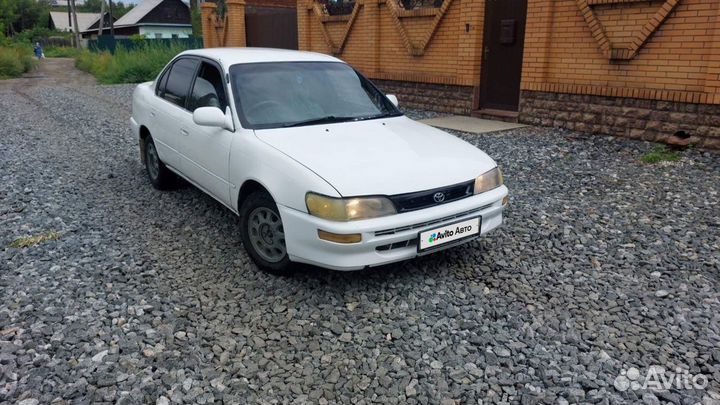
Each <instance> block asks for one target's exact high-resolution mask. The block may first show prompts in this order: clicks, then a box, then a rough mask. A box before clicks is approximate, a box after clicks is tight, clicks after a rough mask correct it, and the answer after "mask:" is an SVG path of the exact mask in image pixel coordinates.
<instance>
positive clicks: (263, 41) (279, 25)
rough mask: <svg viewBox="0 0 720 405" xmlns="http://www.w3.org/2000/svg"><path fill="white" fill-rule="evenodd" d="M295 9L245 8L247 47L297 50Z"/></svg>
mask: <svg viewBox="0 0 720 405" xmlns="http://www.w3.org/2000/svg"><path fill="white" fill-rule="evenodd" d="M297 33H298V27H297V9H295V8H280V7H246V8H245V35H246V39H247V46H257V47H266V48H284V49H298V34H297Z"/></svg>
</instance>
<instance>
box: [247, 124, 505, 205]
mask: <svg viewBox="0 0 720 405" xmlns="http://www.w3.org/2000/svg"><path fill="white" fill-rule="evenodd" d="M255 134H256V136H257V137H258V138H260V140H262V141H263V142H266V143H267V144H269V145H271V146H273V147H274V148H276V149H278V150H280V151H281V152H283V153H284V154H286V155H287V156H289V157H290V158H292V159H295V160H297V161H298V162H299V163H301V164H302V165H304V166H305V167H307V168H308V169H310V170H312V171H313V172H315V173H316V174H317V175H319V176H320V177H322V178H323V179H325V180H326V181H327V182H328V183H330V185H332V186H333V187H334V188H335V189H336V190H337V191H338V192H339V193H340V195H341V196H344V197H349V196H361V195H393V194H402V193H409V192H415V191H422V190H430V189H433V188H438V187H443V186H448V185H452V184H457V183H462V182H465V181H469V180H473V179H474V178H475V177H477V176H478V175H480V174H482V173H485V172H487V171H488V170H491V169H492V168H493V167H495V162H494V161H493V160H492V159H491V158H490V157H488V156H487V155H486V154H485V153H484V152H483V151H481V150H480V149H478V148H476V147H474V146H472V145H470V144H469V143H467V142H465V141H463V140H461V139H460V138H457V137H455V136H453V135H450V134H448V133H446V132H443V131H440V130H438V129H435V128H433V127H430V126H428V125H425V124H421V123H419V122H415V121H413V120H411V119H409V118H407V117H404V116H403V117H395V118H387V119H376V120H368V121H358V122H346V123H335V124H323V125H310V126H302V127H293V128H277V129H263V130H256V131H255Z"/></svg>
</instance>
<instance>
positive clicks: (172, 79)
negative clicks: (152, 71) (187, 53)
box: [163, 59, 198, 108]
mask: <svg viewBox="0 0 720 405" xmlns="http://www.w3.org/2000/svg"><path fill="white" fill-rule="evenodd" d="M197 65H198V61H197V60H195V59H180V60H178V61H177V62H175V63H174V64H173V65H172V68H171V69H170V73H169V74H168V78H167V84H166V85H165V93H164V94H163V98H165V99H166V100H167V101H169V102H171V103H173V104H177V105H179V106H180V107H183V108H185V101H186V100H187V96H188V91H189V90H190V83H192V79H193V75H194V74H195V69H196V68H197Z"/></svg>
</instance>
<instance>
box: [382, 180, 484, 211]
mask: <svg viewBox="0 0 720 405" xmlns="http://www.w3.org/2000/svg"><path fill="white" fill-rule="evenodd" d="M474 185H475V182H474V181H473V180H471V181H468V182H465V183H460V184H455V185H453V186H448V187H440V188H436V189H433V190H425V191H418V192H415V193H407V194H398V195H393V196H390V197H389V198H390V200H391V201H392V202H393V203H394V204H395V208H396V209H397V211H398V213H402V212H410V211H415V210H421V209H423V208H429V207H434V206H436V205H440V204H445V203H449V202H452V201H457V200H460V199H463V198H465V197H470V196H471V195H473V191H474ZM440 194H442V200H439V201H438V199H436V195H440Z"/></svg>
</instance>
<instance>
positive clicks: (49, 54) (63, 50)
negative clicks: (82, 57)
mask: <svg viewBox="0 0 720 405" xmlns="http://www.w3.org/2000/svg"><path fill="white" fill-rule="evenodd" d="M43 52H44V53H45V57H46V58H74V57H77V56H78V55H79V54H80V51H79V50H78V49H77V48H73V47H71V46H53V47H47V48H45V49H44V50H43Z"/></svg>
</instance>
